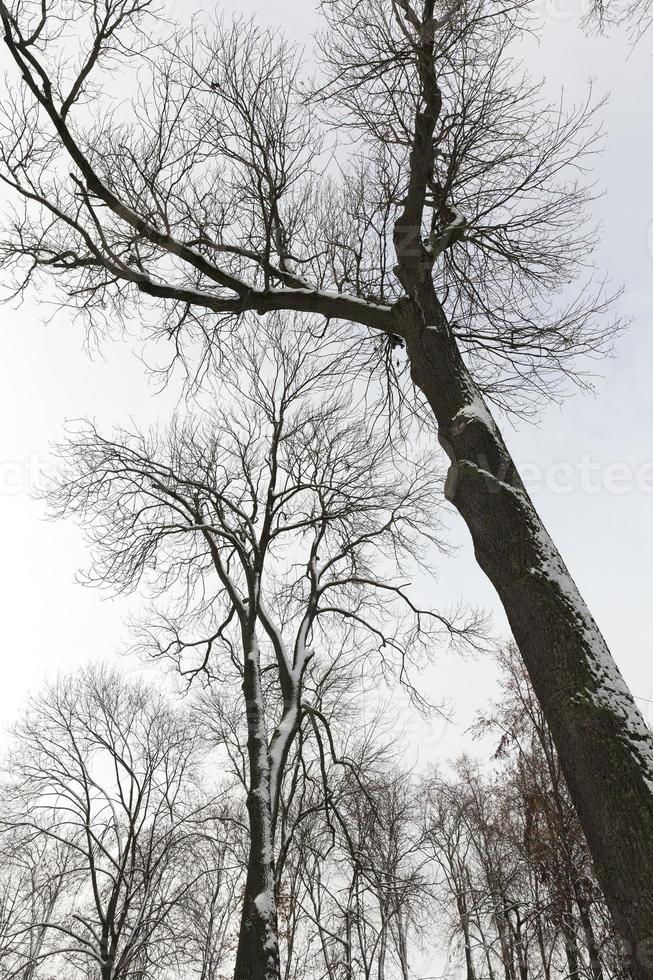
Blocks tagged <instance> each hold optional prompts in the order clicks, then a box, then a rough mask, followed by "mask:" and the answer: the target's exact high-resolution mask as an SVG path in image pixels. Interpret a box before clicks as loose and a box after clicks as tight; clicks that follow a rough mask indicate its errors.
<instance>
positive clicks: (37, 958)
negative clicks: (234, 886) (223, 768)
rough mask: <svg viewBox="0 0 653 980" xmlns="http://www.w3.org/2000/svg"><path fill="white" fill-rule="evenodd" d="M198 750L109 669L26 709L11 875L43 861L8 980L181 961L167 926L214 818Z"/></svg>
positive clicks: (159, 705) (178, 718) (155, 703)
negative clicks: (203, 797)
mask: <svg viewBox="0 0 653 980" xmlns="http://www.w3.org/2000/svg"><path fill="white" fill-rule="evenodd" d="M199 750H200V741H199V737H198V734H197V732H194V731H193V729H192V726H191V724H190V721H189V719H188V718H187V717H185V716H182V715H179V714H175V712H173V711H172V710H171V709H170V708H169V707H168V706H167V705H166V703H165V700H164V699H163V697H162V696H160V695H157V694H155V693H153V692H152V691H150V690H148V689H147V688H146V687H145V686H144V685H143V684H141V683H137V682H127V681H124V680H122V679H121V678H120V677H119V676H118V675H117V674H115V673H112V672H109V671H105V670H96V669H87V670H85V671H84V672H83V673H82V674H81V675H80V676H78V677H77V678H75V679H74V680H73V679H70V678H62V679H60V680H59V681H57V682H56V683H55V684H54V685H52V686H51V687H49V688H47V689H46V691H45V692H44V693H43V694H41V695H39V696H38V697H34V698H32V699H31V701H30V705H29V708H28V711H27V712H26V714H25V717H24V719H23V721H22V722H20V723H19V725H18V726H17V728H16V732H15V748H14V751H13V753H12V756H11V760H10V767H11V768H10V772H11V776H10V779H9V780H8V789H7V793H8V804H7V807H6V810H5V815H4V816H3V830H4V834H5V836H6V834H7V833H11V834H12V836H13V838H14V840H15V842H16V843H17V845H18V846H17V847H16V854H17V857H15V858H14V864H16V863H18V862H19V861H22V862H23V863H24V864H25V863H26V861H27V859H28V857H29V855H33V854H34V853H35V852H36V851H37V850H38V851H39V852H40V854H41V857H40V859H39V865H38V868H36V869H35V871H34V874H33V876H32V885H33V886H35V887H34V888H33V890H32V903H33V904H32V908H31V909H29V910H27V914H23V915H22V917H20V918H19V920H18V923H17V926H16V927H15V932H16V933H17V934H19V935H20V934H22V935H26V936H27V937H28V947H27V948H26V949H23V950H21V951H19V955H18V956H17V957H16V958H15V966H14V969H13V971H10V972H9V973H8V974H6V975H7V976H10V977H21V978H25V977H31V976H33V975H34V976H42V975H43V974H42V973H41V972H40V969H39V968H40V965H41V964H46V962H47V968H48V971H49V972H48V975H52V972H51V971H56V970H59V971H64V972H65V970H66V969H68V968H70V969H73V970H74V971H77V975H80V974H81V975H84V974H88V975H89V976H95V977H98V978H101V980H128V978H132V977H136V976H138V977H143V978H145V977H153V976H160V975H161V973H162V971H163V970H164V969H165V968H166V966H168V965H170V964H171V963H174V962H175V961H176V960H177V959H178V958H179V957H183V951H182V950H181V948H180V947H179V946H178V945H177V944H176V943H175V941H173V935H174V921H173V920H174V917H175V915H176V914H177V909H178V907H179V906H180V903H181V902H182V900H183V899H185V897H186V896H187V894H188V893H189V891H191V890H192V888H193V885H194V883H195V881H196V880H197V879H198V878H201V877H202V876H203V874H204V873H205V870H206V869H204V868H203V867H202V866H198V867H197V868H192V867H189V865H188V863H187V861H188V857H189V854H190V853H191V851H190V848H189V841H190V840H192V839H194V838H195V837H197V836H198V835H199V833H200V831H199V830H198V827H199V828H201V826H202V822H201V820H200V817H202V816H203V815H204V814H205V813H206V812H207V810H206V807H202V806H201V805H200V804H199V803H198V800H197V793H196V790H195V786H194V772H195V771H196V770H197V766H198V761H199V760H198V755H199ZM7 811H8V812H7ZM211 871H213V869H211ZM216 880H217V878H216ZM48 896H49V897H48Z"/></svg>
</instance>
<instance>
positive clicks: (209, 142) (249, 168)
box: [0, 0, 653, 976]
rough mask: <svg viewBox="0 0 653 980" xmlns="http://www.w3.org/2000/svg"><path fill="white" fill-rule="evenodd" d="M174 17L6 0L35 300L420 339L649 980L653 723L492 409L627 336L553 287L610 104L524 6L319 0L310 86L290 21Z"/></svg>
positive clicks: (572, 264) (467, 487)
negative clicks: (48, 280) (289, 316)
mask: <svg viewBox="0 0 653 980" xmlns="http://www.w3.org/2000/svg"><path fill="white" fill-rule="evenodd" d="M154 9H155V8H154V6H153V4H152V3H151V2H150V0H130V2H127V3H125V2H124V0H108V2H107V3H106V4H105V5H104V6H103V8H102V11H101V12H100V11H99V9H98V8H96V7H95V5H88V4H86V3H81V2H80V3H73V4H70V3H68V2H67V0H65V2H64V0H50V2H45V3H36V2H34V3H32V2H25V0H19V2H16V3H14V4H7V3H4V2H3V3H2V4H1V5H0V12H1V14H2V20H3V26H4V30H5V40H6V44H7V49H8V51H9V54H10V56H11V58H12V60H13V62H14V64H15V65H16V66H17V68H18V71H19V73H20V76H21V81H20V83H19V88H18V90H16V91H15V92H13V94H10V96H9V98H8V99H7V100H6V107H7V108H6V117H5V118H6V124H5V132H4V135H3V151H2V153H3V180H4V182H5V184H6V185H8V187H9V188H10V189H11V190H12V192H13V193H14V195H15V196H16V199H17V202H18V203H17V212H16V214H15V217H14V219H13V222H12V225H11V227H10V229H9V231H8V233H7V236H6V238H5V242H4V245H3V256H4V260H5V265H6V266H8V267H9V268H10V269H12V270H14V271H15V274H16V291H17V292H18V293H20V292H21V291H22V290H23V289H25V288H26V286H27V285H28V284H29V283H30V282H31V281H32V280H34V279H36V278H38V277H40V276H41V275H42V274H44V273H51V274H53V275H54V281H55V283H56V284H57V285H58V286H59V288H60V290H61V294H62V301H63V302H64V303H66V304H70V303H72V305H74V306H75V307H77V308H80V309H81V310H82V311H84V312H85V313H86V314H88V316H89V318H90V320H91V321H92V323H93V326H94V327H95V328H96V329H98V328H100V327H101V324H102V323H103V322H105V321H107V320H109V319H111V320H113V318H114V316H115V313H116V312H117V313H118V315H119V316H120V315H123V314H124V313H126V312H127V311H128V310H130V311H133V310H134V308H137V309H139V310H143V311H144V310H145V308H144V306H143V305H141V303H140V300H145V301H151V300H154V301H157V302H158V306H157V302H155V303H154V311H153V313H154V317H155V322H156V324H157V332H158V333H159V335H160V334H161V332H163V333H164V334H168V335H172V336H174V337H175V338H176V341H177V344H178V348H179V349H181V348H182V346H183V345H184V344H185V343H186V340H188V341H189V342H191V339H192V338H193V337H194V338H198V337H199V338H200V340H201V342H202V343H203V344H205V345H206V346H205V353H206V354H208V355H209V356H212V355H214V354H215V353H216V351H219V350H220V349H222V350H224V341H225V337H226V336H228V335H229V333H230V331H229V330H228V329H227V328H228V327H229V326H230V325H231V326H233V325H234V323H235V322H237V321H238V320H240V319H242V318H243V317H244V316H245V314H247V313H253V314H256V315H258V316H259V317H260V316H263V315H264V314H266V313H270V312H273V311H279V310H285V311H301V312H304V313H309V314H315V315H318V316H320V317H322V318H324V319H326V320H327V321H331V320H342V321H345V322H349V323H350V324H352V325H353V326H352V332H354V333H356V325H358V327H364V328H371V330H372V331H373V332H374V333H375V334H376V335H377V337H378V336H380V337H381V338H387V341H388V344H389V345H390V347H392V346H393V345H396V344H397V343H403V344H404V345H405V349H406V353H407V357H408V361H409V365H410V373H411V377H412V379H413V381H414V383H415V384H416V386H417V388H418V389H419V390H420V392H421V394H422V395H423V397H424V401H425V403H426V404H427V405H428V407H429V408H430V410H431V417H432V418H434V419H435V421H436V423H437V429H438V435H439V439H440V442H441V443H442V446H443V447H444V448H445V450H446V452H447V454H448V456H449V459H450V464H451V465H450V470H449V477H448V480H447V483H446V495H447V497H448V499H449V500H450V501H451V502H452V503H453V504H454V506H455V507H456V508H457V509H458V511H459V512H460V514H461V515H462V517H463V518H464V520H465V522H466V523H467V526H468V528H469V530H470V533H471V535H472V539H473V543H474V549H475V554H476V556H477V558H478V561H479V564H480V565H481V567H482V568H483V570H484V571H485V572H486V574H487V575H488V576H489V578H490V579H491V581H492V583H493V584H494V586H495V588H496V590H497V592H498V594H499V597H500V599H501V601H502V603H503V605H504V608H505V610H506V613H507V616H508V619H509V622H510V626H511V629H512V631H513V635H514V637H515V640H516V642H517V644H518V647H519V649H520V652H521V655H522V657H523V659H524V662H525V664H526V666H527V669H528V672H529V676H530V678H531V681H532V684H533V688H534V690H535V693H536V696H537V698H538V700H539V702H540V704H542V705H543V706H544V708H545V711H546V716H547V723H548V725H549V727H550V730H551V733H552V737H553V739H554V741H555V744H556V747H557V750H558V754H559V758H560V762H561V766H562V769H563V771H564V773H565V776H566V779H567V782H568V785H569V788H570V792H571V795H572V798H573V800H574V802H575V805H576V807H577V809H578V812H579V815H580V819H581V822H582V825H583V828H584V831H585V834H586V837H587V840H588V842H589V846H590V849H591V851H592V854H593V858H594V862H595V865H596V869H597V873H598V876H599V879H600V881H601V883H602V886H603V889H604V891H605V894H606V896H607V899H608V901H609V903H610V906H611V908H612V911H613V914H614V916H615V918H616V921H617V922H618V924H619V928H620V930H621V934H622V937H623V939H624V941H625V942H627V943H628V944H629V946H630V948H631V949H632V950H633V954H634V963H635V964H636V965H635V967H634V969H635V971H636V973H637V974H638V975H639V976H649V975H650V972H651V971H650V962H649V957H648V953H647V943H648V941H649V938H650V936H651V935H653V863H652V862H653V796H652V794H651V791H650V780H651V774H652V772H653V738H652V736H651V733H650V731H649V729H648V727H647V726H646V724H645V723H644V720H643V718H642V716H641V714H640V713H639V711H638V709H637V707H636V705H635V703H634V701H633V698H632V696H631V694H630V692H629V690H628V688H627V686H626V684H625V683H624V681H623V679H622V677H621V675H620V673H619V670H618V668H617V666H616V665H615V663H614V661H613V659H612V657H611V655H610V653H609V651H608V649H607V646H606V644H605V642H604V640H603V638H602V636H601V634H600V632H599V630H598V628H597V626H596V624H595V622H594V620H593V619H592V617H591V615H590V613H589V611H588V610H587V608H586V606H585V604H584V602H583V601H582V599H581V597H580V595H579V593H578V590H577V588H576V586H575V584H574V582H573V580H572V578H571V576H570V575H569V572H568V570H567V568H566V567H565V565H564V562H563V561H562V559H561V557H560V555H559V554H558V552H557V549H556V548H555V545H554V544H553V542H552V541H551V539H550V537H549V535H548V533H547V531H546V529H545V528H544V526H543V525H542V522H541V520H540V518H539V516H538V514H537V513H536V511H535V508H534V506H533V504H532V501H531V500H530V498H529V496H528V494H527V492H526V489H525V488H524V485H523V483H522V481H521V480H520V477H519V474H518V473H517V470H516V467H515V464H514V461H513V460H512V458H511V456H510V454H509V452H508V449H507V447H506V445H505V443H504V441H503V439H502V436H501V433H500V431H499V429H498V427H497V424H496V422H495V420H494V419H493V417H492V415H491V413H490V411H489V409H488V400H492V401H494V402H495V403H498V404H499V405H501V406H503V407H506V408H509V409H514V408H517V409H520V408H521V409H522V410H523V397H524V394H526V396H528V395H531V394H532V393H533V391H535V392H539V393H542V391H544V390H546V391H549V390H550V389H551V388H552V387H553V388H555V382H556V379H563V380H564V379H566V378H568V377H570V376H574V372H575V364H576V361H577V359H578V357H579V355H596V354H600V353H601V352H602V351H604V350H605V348H606V346H607V345H609V342H610V339H611V337H612V335H613V333H614V325H613V324H610V323H609V322H607V323H606V321H605V319H604V317H603V316H602V314H604V313H605V306H606V299H605V296H604V294H603V292H602V291H601V289H598V290H593V289H592V288H591V287H589V286H588V287H586V288H581V290H580V293H579V294H578V296H577V297H576V299H572V300H571V302H566V303H565V301H564V299H562V298H561V296H560V290H561V289H563V288H564V287H566V286H568V285H569V283H570V282H571V281H572V280H573V279H575V278H576V277H577V276H578V274H579V272H580V271H581V268H582V265H583V263H584V261H585V259H586V257H587V254H588V251H589V250H590V249H591V244H592V235H591V233H588V231H587V226H586V224H585V222H584V215H585V206H586V204H587V202H588V200H589V199H590V192H589V191H588V190H587V189H586V188H585V187H584V186H583V184H582V181H581V180H580V178H579V176H578V174H579V167H580V166H581V165H582V162H583V159H586V157H587V154H588V153H589V152H591V151H592V150H593V149H595V147H596V136H595V129H594V126H593V124H592V121H591V116H592V113H591V108H590V106H589V105H588V104H585V105H583V106H581V107H579V108H577V109H575V110H571V111H570V112H568V113H566V114H564V113H560V111H559V110H558V109H557V108H556V109H555V110H551V109H550V108H549V107H547V106H546V105H545V104H543V101H542V96H541V93H540V92H539V90H538V89H537V87H534V86H533V85H532V84H531V83H530V82H528V80H527V79H525V78H524V77H523V75H522V74H520V73H519V72H518V71H517V70H516V69H515V67H514V66H513V65H512V64H511V62H510V57H509V45H510V43H511V41H513V40H514V39H516V38H517V37H518V35H519V32H520V30H521V27H522V25H523V19H522V15H525V14H526V13H527V12H528V9H529V0H517V2H515V0H505V2H504V0H498V2H497V0H492V2H491V3H489V2H487V0H449V2H447V0H364V2H361V0H324V2H323V4H322V10H323V13H324V17H325V19H326V23H327V30H326V31H325V36H324V39H323V43H322V52H323V73H322V76H321V77H320V80H319V85H318V88H317V91H316V92H315V93H314V97H313V98H309V99H307V98H306V97H305V91H304V88H303V87H302V84H301V79H300V73H299V60H298V55H297V53H296V52H294V51H293V50H292V49H291V48H289V47H288V46H287V45H286V44H284V43H283V42H280V41H278V40H277V39H275V38H274V37H273V36H272V35H268V34H265V33H264V32H261V31H259V30H258V29H257V28H256V27H255V26H250V27H247V26H245V25H242V24H238V25H235V26H234V27H233V28H231V29H230V28H228V27H225V26H224V25H218V27H217V29H216V30H215V31H214V32H212V33H211V32H208V31H204V30H202V29H200V28H196V29H194V30H191V31H190V32H189V33H188V34H186V35H184V34H181V35H180V36H178V37H176V38H173V39H172V40H161V42H160V43H157V42H154V44H153V45H152V43H151V42H150V41H149V40H148V32H149V29H150V27H151V26H152V22H151V20H150V17H151V15H152V14H153V12H154ZM73 36H74V38H75V41H74V46H72V41H71V38H72V37H73ZM71 52H72V56H71ZM135 65H138V66H140V67H141V68H142V69H144V70H145V72H149V73H150V80H149V82H148V81H146V80H145V77H144V76H143V73H141V75H140V76H139V81H138V86H137V85H136V75H132V74H130V72H129V69H130V67H133V66H135ZM117 66H120V68H121V69H122V70H124V72H125V78H126V80H128V81H130V80H131V79H134V89H133V90H134V91H135V93H136V94H135V96H134V102H133V105H132V106H131V107H130V109H129V110H128V112H125V111H124V108H121V107H119V105H118V104H117V103H116V104H115V105H113V104H112V101H111V99H110V97H109V96H108V94H107V92H106V88H103V82H104V80H105V78H106V74H107V73H108V72H110V71H115V69H116V67H117ZM116 98H118V97H117V96H116ZM101 100H102V101H101ZM99 104H102V106H103V109H102V112H101V113H97V111H96V110H97V106H98V105H99ZM91 106H92V107H93V109H92V111H90V110H91ZM317 116H320V117H323V118H324V119H325V120H326V123H325V125H324V126H319V125H316V117H317ZM91 117H92V119H94V120H95V119H101V122H95V121H91ZM343 129H348V130H349V131H350V132H351V134H352V138H353V140H354V144H355V145H354V150H353V152H352V154H350V155H348V157H347V159H345V158H341V160H342V166H343V169H344V171H345V172H344V174H343V176H342V178H341V179H337V180H336V179H335V178H334V179H333V180H330V179H327V175H326V168H325V167H324V168H323V170H322V172H320V152H321V150H322V148H323V146H324V147H325V148H326V149H328V148H330V145H329V139H330V138H331V137H333V135H334V134H335V133H336V132H338V133H340V132H342V131H343ZM325 139H326V144H325V143H324V140H325ZM331 143H333V139H331ZM331 169H332V170H333V168H331ZM343 226H344V227H343ZM107 311H108V312H107ZM162 312H163V315H162ZM597 318H598V319H597ZM597 323H598V325H597ZM161 324H163V326H161ZM377 343H378V342H377ZM190 346H191V348H192V343H191V345H190ZM381 363H382V364H383V363H385V362H384V360H383V358H381ZM576 377H578V374H576ZM268 884H269V882H268Z"/></svg>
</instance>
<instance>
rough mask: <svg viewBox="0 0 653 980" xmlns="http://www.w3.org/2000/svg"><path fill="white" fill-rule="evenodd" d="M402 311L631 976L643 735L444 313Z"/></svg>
mask: <svg viewBox="0 0 653 980" xmlns="http://www.w3.org/2000/svg"><path fill="white" fill-rule="evenodd" d="M405 312H408V313H409V314H410V317H411V319H412V320H413V324H412V326H411V328H410V329H405V336H406V341H407V347H408V353H409V356H410V359H411V368H412V374H413V378H414V380H415V382H416V384H417V385H418V386H419V388H420V389H421V390H422V391H423V392H424V394H425V395H426V397H427V399H428V401H429V403H430V405H431V406H432V408H433V410H434V412H435V414H436V418H437V420H438V424H439V436H440V441H441V443H442V445H443V447H444V448H445V450H446V451H447V453H448V454H449V457H450V459H451V467H450V470H449V474H448V478H447V483H446V494H447V497H448V499H449V500H450V501H451V502H452V503H453V504H454V506H455V507H456V508H457V509H458V511H459V512H460V514H461V515H462V516H463V518H464V519H465V522H466V524H467V527H468V528H469V531H470V533H471V536H472V540H473V543H474V550H475V554H476V557H477V560H478V562H479V564H480V566H481V568H482V569H483V571H484V572H485V573H486V575H487V576H488V578H489V579H490V581H491V582H492V583H493V585H494V586H495V588H496V590H497V592H498V594H499V597H500V599H501V601H502V603H503V606H504V609H505V610H506V614H507V616H508V620H509V622H510V626H511V628H512V631H513V635H514V637H515V641H516V643H517V645H518V647H519V650H520V652H521V655H522V657H523V659H524V662H525V664H526V667H527V670H528V673H529V676H530V679H531V682H532V684H533V688H534V690H535V693H536V695H537V697H538V700H539V701H540V704H541V705H542V708H543V711H544V714H545V717H546V720H547V723H548V725H549V727H550V729H551V733H552V735H553V739H554V742H555V745H556V749H557V751H558V755H559V758H560V763H561V766H562V770H563V773H564V775H565V779H566V781H567V784H568V786H569V790H570V793H571V796H572V799H573V801H574V804H575V806H576V808H577V811H578V814H579V817H580V820H581V823H582V826H583V829H584V832H585V835H586V838H587V841H588V844H589V847H590V851H591V853H592V857H593V860H594V865H595V870H596V874H597V876H598V878H599V881H600V883H601V887H602V888H603V891H604V894H605V896H606V900H607V902H608V905H609V907H610V911H611V913H612V916H613V918H614V921H615V924H616V926H617V929H618V931H619V933H620V934H621V937H622V939H623V940H624V942H625V944H626V948H627V951H628V953H629V954H630V956H631V957H632V970H633V973H634V975H635V976H636V977H651V976H653V960H652V958H651V955H650V950H649V945H650V943H651V937H653V793H652V792H651V787H652V785H653V739H652V737H651V732H650V730H649V729H648V728H647V726H646V724H645V723H644V720H643V718H642V717H641V715H640V713H639V711H638V709H637V707H636V705H635V702H634V700H633V698H632V695H631V694H630V691H629V690H628V688H627V686H626V684H625V682H624V680H623V679H622V677H621V674H620V672H619V669H618V668H617V666H616V664H615V662H614V660H613V659H612V657H611V655H610V652H609V650H608V648H607V645H606V643H605V641H604V639H603V637H602V636H601V633H600V632H599V630H598V628H597V626H596V624H595V622H594V620H593V619H592V616H591V615H590V613H589V611H588V609H587V607H586V605H585V603H584V602H583V600H582V598H581V596H580V594H579V592H578V589H577V588H576V585H575V584H574V582H573V580H572V578H571V576H570V575H569V573H568V571H567V569H566V567H565V565H564V562H563V561H562V558H561V557H560V555H559V553H558V551H557V549H556V548H555V545H554V544H553V542H552V541H551V538H550V537H549V535H548V533H547V531H546V529H545V527H544V525H543V524H542V521H541V520H540V518H539V516H538V514H537V512H536V510H535V508H534V506H533V504H532V502H531V500H530V498H529V496H528V494H527V493H526V490H525V488H524V486H523V484H522V482H521V480H520V478H519V475H518V473H517V470H516V467H515V464H514V462H513V460H512V459H511V457H510V455H509V453H508V450H507V449H506V447H505V444H504V442H503V440H502V438H501V435H500V433H499V431H498V429H497V427H496V425H495V424H494V422H493V420H492V418H491V416H490V414H489V412H488V411H487V408H486V407H485V405H484V403H483V400H482V398H481V396H480V394H479V392H478V390H477V389H476V387H475V385H474V383H473V381H472V379H471V378H470V376H469V374H468V372H467V371H466V369H465V367H464V365H463V363H462V359H461V357H460V355H459V353H458V350H457V348H456V345H455V342H454V340H453V338H452V337H451V334H450V330H449V328H448V325H447V324H446V323H445V322H444V318H443V315H442V314H441V312H440V311H438V313H439V318H438V320H436V319H435V317H434V318H433V319H434V321H435V322H434V323H433V324H429V325H428V327H429V328H428V329H427V324H426V323H425V322H424V316H423V314H419V312H418V310H417V309H416V308H415V307H414V306H412V305H411V306H408V305H407V307H406V310H405ZM415 321H417V322H418V324H419V326H417V325H416V324H415ZM420 321H421V322H420ZM434 327H435V328H437V329H434Z"/></svg>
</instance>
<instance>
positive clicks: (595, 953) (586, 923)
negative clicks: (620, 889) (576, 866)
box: [573, 879, 604, 980]
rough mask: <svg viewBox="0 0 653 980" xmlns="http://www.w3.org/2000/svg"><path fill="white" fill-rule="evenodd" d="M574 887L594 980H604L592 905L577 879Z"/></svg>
mask: <svg viewBox="0 0 653 980" xmlns="http://www.w3.org/2000/svg"><path fill="white" fill-rule="evenodd" d="M573 885H574V893H575V897H576V904H577V905H578V915H579V918H580V924H581V926H582V927H583V935H584V936H585V945H586V946H587V955H588V957H589V965H590V971H591V974H592V980H604V977H603V967H602V965H601V954H600V952H599V946H598V943H597V941H596V935H595V933H594V926H593V925H592V912H591V904H590V901H589V899H588V898H587V896H586V895H585V894H584V893H583V888H582V886H581V885H580V883H579V882H578V881H577V880H576V879H575V880H574V882H573Z"/></svg>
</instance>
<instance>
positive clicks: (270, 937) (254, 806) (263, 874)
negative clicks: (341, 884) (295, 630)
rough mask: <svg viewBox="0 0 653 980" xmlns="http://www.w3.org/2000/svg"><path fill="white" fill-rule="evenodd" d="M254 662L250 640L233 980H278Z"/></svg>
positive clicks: (263, 739) (266, 782)
mask: <svg viewBox="0 0 653 980" xmlns="http://www.w3.org/2000/svg"><path fill="white" fill-rule="evenodd" d="M259 656H260V655H259V649H258V646H257V644H256V642H255V640H252V641H250V643H249V644H248V649H247V653H246V656H245V670H244V678H243V693H244V695H245V701H246V706H247V753H248V759H249V779H250V787H249V795H248V798H247V810H248V814H249V830H250V847H249V858H248V867H247V882H246V885H245V895H244V898H243V906H242V913H241V922H240V934H239V937H238V951H237V954H236V966H235V970H234V980H278V978H279V975H280V974H279V936H278V925H277V905H276V894H275V872H274V846H273V829H272V797H271V788H270V776H271V774H270V758H269V753H268V744H267V733H266V727H265V715H264V708H263V693H262V690H261V679H260V662H259Z"/></svg>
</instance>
